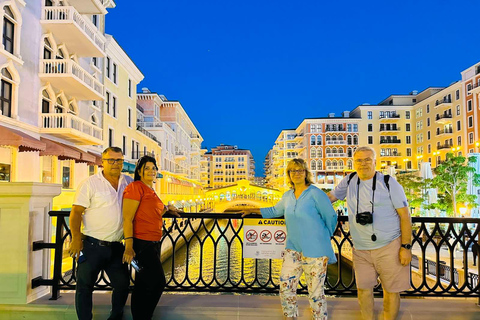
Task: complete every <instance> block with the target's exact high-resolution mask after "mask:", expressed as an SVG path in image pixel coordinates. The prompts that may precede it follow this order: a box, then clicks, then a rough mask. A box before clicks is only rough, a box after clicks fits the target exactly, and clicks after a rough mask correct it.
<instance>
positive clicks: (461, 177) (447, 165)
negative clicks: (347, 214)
mask: <svg viewBox="0 0 480 320" xmlns="http://www.w3.org/2000/svg"><path fill="white" fill-rule="evenodd" d="M476 161H477V159H476V158H475V157H469V158H468V159H467V158H466V157H463V156H455V155H454V154H453V153H451V152H449V153H447V155H446V160H445V161H443V162H442V163H440V164H439V165H437V167H436V168H435V169H434V173H435V175H436V176H435V178H433V179H431V181H428V182H430V183H431V186H432V187H434V188H437V190H438V192H439V193H440V194H439V198H438V202H437V203H436V204H435V207H436V208H439V209H442V210H445V211H446V212H447V214H449V215H455V214H456V213H457V203H459V202H460V203H463V204H464V205H465V206H468V207H471V208H475V207H477V203H476V200H477V196H476V195H473V194H467V183H468V180H469V178H470V179H471V180H472V183H473V185H474V186H477V187H478V186H480V174H478V173H476V171H475V168H473V167H471V166H470V164H472V163H475V162H476Z"/></svg>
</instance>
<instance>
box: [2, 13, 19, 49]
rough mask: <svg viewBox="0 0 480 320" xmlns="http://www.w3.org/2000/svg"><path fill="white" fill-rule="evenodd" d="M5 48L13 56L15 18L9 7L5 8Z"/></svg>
mask: <svg viewBox="0 0 480 320" xmlns="http://www.w3.org/2000/svg"><path fill="white" fill-rule="evenodd" d="M3 10H4V12H5V14H4V16H3V48H4V49H5V50H6V51H8V52H10V53H11V54H13V51H14V43H13V41H14V37H15V24H16V23H15V16H14V15H13V12H12V10H11V9H10V7H9V6H5V7H4V8H3Z"/></svg>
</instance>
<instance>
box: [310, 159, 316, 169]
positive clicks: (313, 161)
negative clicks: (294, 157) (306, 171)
mask: <svg viewBox="0 0 480 320" xmlns="http://www.w3.org/2000/svg"><path fill="white" fill-rule="evenodd" d="M310 170H317V162H316V161H315V160H312V161H311V162H310Z"/></svg>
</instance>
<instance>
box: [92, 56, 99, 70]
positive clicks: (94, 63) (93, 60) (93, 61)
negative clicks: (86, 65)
mask: <svg viewBox="0 0 480 320" xmlns="http://www.w3.org/2000/svg"><path fill="white" fill-rule="evenodd" d="M92 64H93V65H94V66H95V67H97V68H98V58H97V57H93V58H92Z"/></svg>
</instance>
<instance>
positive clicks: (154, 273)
mask: <svg viewBox="0 0 480 320" xmlns="http://www.w3.org/2000/svg"><path fill="white" fill-rule="evenodd" d="M157 171H158V168H157V163H156V161H155V158H153V157H149V156H144V157H142V158H141V159H140V160H138V162H137V167H136V168H135V178H134V182H132V183H130V184H129V185H128V186H127V187H126V188H125V191H124V193H123V235H124V237H125V253H124V255H123V261H124V262H125V263H131V261H132V260H133V258H134V257H135V259H136V261H137V262H138V265H140V267H141V268H142V269H141V271H140V272H138V271H137V272H136V274H135V287H134V289H133V293H132V303H131V308H132V316H133V319H139V320H148V319H151V318H152V315H153V312H154V311H155V307H156V306H157V304H158V301H159V300H160V297H161V296H162V293H163V290H164V288H165V285H166V281H165V274H164V272H163V268H162V263H161V262H160V239H161V238H162V225H163V222H162V214H163V213H164V212H165V211H167V209H168V210H169V211H171V212H172V213H173V214H174V215H176V216H178V217H180V215H179V214H178V212H179V211H178V209H177V208H175V207H174V206H172V205H169V206H168V208H167V207H166V206H165V205H164V204H163V202H162V200H160V198H159V197H158V196H157V194H156V193H155V191H154V189H153V182H154V180H155V179H156V177H157Z"/></svg>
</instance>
